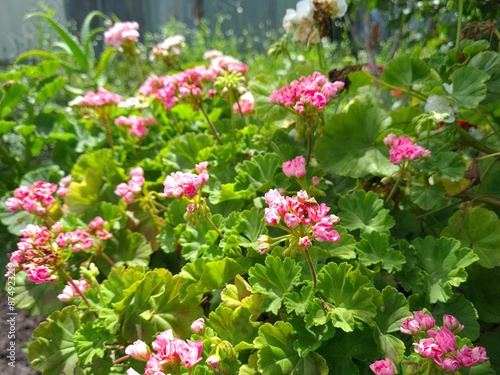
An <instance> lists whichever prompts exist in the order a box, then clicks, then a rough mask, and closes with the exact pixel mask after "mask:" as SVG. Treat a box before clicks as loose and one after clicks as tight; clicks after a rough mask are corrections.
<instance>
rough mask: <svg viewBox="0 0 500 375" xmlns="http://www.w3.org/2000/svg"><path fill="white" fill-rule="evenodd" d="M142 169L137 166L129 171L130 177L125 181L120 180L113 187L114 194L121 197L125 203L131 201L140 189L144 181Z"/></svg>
mask: <svg viewBox="0 0 500 375" xmlns="http://www.w3.org/2000/svg"><path fill="white" fill-rule="evenodd" d="M143 175H144V171H143V169H142V168H141V167H139V166H137V167H135V168H134V169H132V170H131V171H130V176H131V179H130V180H129V181H128V182H127V183H125V182H122V183H120V184H118V186H117V187H116V188H115V194H116V195H118V196H119V197H123V200H124V201H125V203H132V202H133V201H134V199H135V197H136V195H138V194H139V193H140V192H141V191H142V185H144V182H145V181H146V180H145V179H144V176H143Z"/></svg>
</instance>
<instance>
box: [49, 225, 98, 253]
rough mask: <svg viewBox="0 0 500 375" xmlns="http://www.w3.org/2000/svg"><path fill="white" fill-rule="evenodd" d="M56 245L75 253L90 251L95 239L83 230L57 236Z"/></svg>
mask: <svg viewBox="0 0 500 375" xmlns="http://www.w3.org/2000/svg"><path fill="white" fill-rule="evenodd" d="M56 244H57V246H59V247H60V248H67V249H70V250H72V251H74V252H78V251H81V250H88V249H90V248H91V247H92V246H94V239H93V238H92V237H91V236H90V234H89V233H88V232H87V231H85V230H83V229H75V230H74V231H71V232H62V233H59V234H58V235H57V238H56Z"/></svg>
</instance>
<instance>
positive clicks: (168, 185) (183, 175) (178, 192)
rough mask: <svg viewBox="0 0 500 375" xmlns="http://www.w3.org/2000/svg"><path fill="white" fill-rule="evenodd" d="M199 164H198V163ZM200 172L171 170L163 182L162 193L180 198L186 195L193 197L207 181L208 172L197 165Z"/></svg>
mask: <svg viewBox="0 0 500 375" xmlns="http://www.w3.org/2000/svg"><path fill="white" fill-rule="evenodd" d="M198 165H199V164H198ZM198 170H201V173H199V174H194V173H191V172H172V173H171V174H170V175H169V176H167V177H166V178H165V181H164V182H163V186H164V193H165V195H166V196H167V197H175V198H181V197H183V196H187V197H188V198H193V197H194V196H195V195H196V194H198V191H199V190H200V189H201V187H202V186H203V185H204V184H205V182H207V181H208V178H209V174H208V171H207V170H206V169H202V168H199V167H198Z"/></svg>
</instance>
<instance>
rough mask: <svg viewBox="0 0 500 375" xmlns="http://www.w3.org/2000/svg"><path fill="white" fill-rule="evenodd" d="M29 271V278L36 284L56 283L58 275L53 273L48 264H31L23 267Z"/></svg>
mask: <svg viewBox="0 0 500 375" xmlns="http://www.w3.org/2000/svg"><path fill="white" fill-rule="evenodd" d="M23 269H24V271H26V272H27V273H28V280H29V281H31V282H34V283H35V284H44V283H55V282H56V281H57V276H56V275H53V274H52V270H51V269H50V268H48V267H46V266H35V265H33V266H29V267H26V268H23Z"/></svg>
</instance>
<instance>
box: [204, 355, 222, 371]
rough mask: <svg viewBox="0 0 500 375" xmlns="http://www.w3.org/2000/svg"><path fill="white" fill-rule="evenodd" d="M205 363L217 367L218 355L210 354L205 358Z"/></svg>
mask: <svg viewBox="0 0 500 375" xmlns="http://www.w3.org/2000/svg"><path fill="white" fill-rule="evenodd" d="M206 363H207V365H209V366H211V367H212V368H213V369H217V368H218V367H219V363H220V357H219V356H218V355H217V354H212V355H211V356H210V357H208V358H207V360H206Z"/></svg>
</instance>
